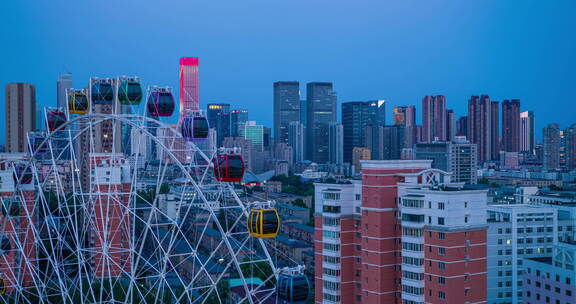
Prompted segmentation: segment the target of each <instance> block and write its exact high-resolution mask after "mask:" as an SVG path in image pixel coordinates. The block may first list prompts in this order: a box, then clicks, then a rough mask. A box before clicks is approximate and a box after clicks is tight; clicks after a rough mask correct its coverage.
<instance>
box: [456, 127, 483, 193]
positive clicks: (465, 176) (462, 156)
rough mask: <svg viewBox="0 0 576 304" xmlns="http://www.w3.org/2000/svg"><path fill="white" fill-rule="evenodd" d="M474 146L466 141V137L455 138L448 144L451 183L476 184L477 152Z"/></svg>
mask: <svg viewBox="0 0 576 304" xmlns="http://www.w3.org/2000/svg"><path fill="white" fill-rule="evenodd" d="M476 149H477V147H476V144H473V143H470V141H468V140H466V136H456V137H454V140H453V141H452V143H451V144H450V172H451V173H452V179H451V180H452V181H453V182H457V183H467V184H476V182H477V181H478V172H477V166H478V160H477V157H478V152H476Z"/></svg>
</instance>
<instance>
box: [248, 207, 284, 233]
mask: <svg viewBox="0 0 576 304" xmlns="http://www.w3.org/2000/svg"><path fill="white" fill-rule="evenodd" d="M247 224H248V231H250V236H251V237H255V238H259V239H269V238H274V237H276V235H278V231H280V217H279V216H278V212H277V211H276V209H274V208H271V209H252V210H250V215H249V216H248V223H247Z"/></svg>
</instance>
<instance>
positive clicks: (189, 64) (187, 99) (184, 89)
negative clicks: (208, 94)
mask: <svg viewBox="0 0 576 304" xmlns="http://www.w3.org/2000/svg"><path fill="white" fill-rule="evenodd" d="M198 61H199V60H198V58H197V57H182V58H180V113H182V112H183V111H184V110H194V111H196V110H200V94H199V92H198V91H199V84H198V63H199V62H198Z"/></svg>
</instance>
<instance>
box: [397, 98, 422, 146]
mask: <svg viewBox="0 0 576 304" xmlns="http://www.w3.org/2000/svg"><path fill="white" fill-rule="evenodd" d="M394 125H396V126H403V127H404V140H405V143H404V147H405V148H412V147H413V146H414V144H416V143H417V142H419V141H420V133H421V130H422V126H417V125H416V106H403V107H394Z"/></svg>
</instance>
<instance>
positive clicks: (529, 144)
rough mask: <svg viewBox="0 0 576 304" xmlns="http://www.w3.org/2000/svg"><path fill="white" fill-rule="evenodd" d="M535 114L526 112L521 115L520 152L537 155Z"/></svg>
mask: <svg viewBox="0 0 576 304" xmlns="http://www.w3.org/2000/svg"><path fill="white" fill-rule="evenodd" d="M534 133H535V132H534V112H532V111H524V112H522V113H520V151H526V152H528V153H531V154H535V153H536V152H535V151H534V148H535V146H536V140H535V139H534V138H535V137H534Z"/></svg>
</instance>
